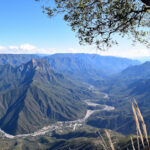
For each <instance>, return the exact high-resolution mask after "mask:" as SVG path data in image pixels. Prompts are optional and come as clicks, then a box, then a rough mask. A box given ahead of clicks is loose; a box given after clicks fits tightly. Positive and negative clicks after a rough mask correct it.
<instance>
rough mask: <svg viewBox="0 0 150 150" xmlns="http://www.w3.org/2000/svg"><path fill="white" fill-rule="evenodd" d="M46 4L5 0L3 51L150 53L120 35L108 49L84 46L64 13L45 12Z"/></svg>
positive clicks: (0, 19)
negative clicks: (114, 44)
mask: <svg viewBox="0 0 150 150" xmlns="http://www.w3.org/2000/svg"><path fill="white" fill-rule="evenodd" d="M41 6H42V4H41V3H39V2H35V1H34V0H1V3H0V53H1V54H2V53H9V54H10V53H11V54H32V53H35V54H54V53H97V54H100V55H109V56H119V57H128V58H139V57H148V56H150V49H147V48H146V47H144V46H142V45H140V44H138V45H137V46H135V47H133V46H132V45H131V42H130V41H129V40H127V39H121V38H118V37H117V38H118V39H117V41H119V45H118V46H113V47H112V48H111V49H108V50H106V51H100V50H97V49H96V47H95V46H88V45H85V46H81V45H79V40H78V38H77V37H76V34H75V33H74V32H73V31H71V28H70V26H69V25H67V23H66V22H65V21H64V20H63V16H62V15H58V16H57V17H54V18H51V19H50V18H49V17H48V16H47V15H46V14H43V13H42V7H41Z"/></svg>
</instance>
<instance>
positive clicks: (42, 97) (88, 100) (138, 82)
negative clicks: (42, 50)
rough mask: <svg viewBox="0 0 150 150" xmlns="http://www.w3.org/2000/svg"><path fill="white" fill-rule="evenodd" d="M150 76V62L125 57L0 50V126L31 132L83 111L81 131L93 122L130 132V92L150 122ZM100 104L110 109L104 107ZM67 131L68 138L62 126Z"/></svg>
mask: <svg viewBox="0 0 150 150" xmlns="http://www.w3.org/2000/svg"><path fill="white" fill-rule="evenodd" d="M149 75H150V62H145V63H144V64H140V62H138V61H136V60H130V59H126V58H118V57H106V56H99V55H95V54H94V55H91V54H55V55H50V56H44V57H43V56H37V55H0V128H1V129H2V130H4V131H5V132H7V133H9V134H12V135H16V134H25V133H32V132H35V131H37V130H39V129H41V128H43V127H45V126H48V125H50V126H51V125H52V124H54V123H57V122H58V121H62V122H64V121H65V122H66V124H67V122H68V121H74V120H80V119H81V120H82V119H83V118H84V117H85V115H88V117H87V120H85V122H84V124H82V129H83V130H84V129H85V128H88V129H89V127H91V126H92V127H94V128H95V127H96V128H107V129H111V130H114V131H117V132H119V133H122V134H125V135H126V134H131V133H134V132H135V124H134V119H133V115H132V110H131V100H132V99H133V97H135V98H136V99H137V101H138V103H139V105H140V106H141V110H142V113H143V115H144V118H145V121H146V123H147V124H149V122H150V119H149V118H150V115H149V114H150V111H149V110H150V109H149V107H150V103H149V99H150V94H149V90H150V77H149ZM97 105H101V106H99V107H98V106H97ZM104 105H107V106H111V107H114V109H111V110H109V111H106V110H105V109H104V110H103V109H102V108H103V106H104ZM88 111H89V112H92V111H93V112H94V113H91V114H88V113H87V112H88ZM79 126H80V125H79ZM76 128H77V129H76ZM94 128H92V129H91V130H92V131H91V132H92V135H93V132H95V129H96V128H95V129H94ZM73 129H74V130H73V131H71V132H73V134H79V129H78V125H77V123H75V126H74V127H73ZM148 129H149V128H148ZM66 130H67V135H66V137H67V138H68V136H69V138H71V136H73V134H72V133H70V130H71V129H69V131H68V129H66V128H65V127H64V129H62V131H61V132H62V134H65V133H66ZM76 130H77V132H76ZM54 131H55V130H54ZM54 133H55V132H54ZM54 133H53V134H54ZM49 134H50V135H51V134H52V133H49ZM53 134H52V135H53ZM113 134H116V133H113ZM56 135H57V134H55V136H56ZM86 135H87V134H86ZM55 136H54V137H55ZM57 136H60V135H57ZM117 136H119V135H118V134H117ZM66 137H64V136H63V138H66ZM119 137H120V136H119ZM55 138H56V137H55ZM52 139H53V137H52ZM53 140H54V139H53ZM77 140H78V138H77ZM84 140H85V139H84ZM54 141H55V140H54ZM84 142H85V141H84ZM68 144H72V141H71V143H68ZM68 144H67V145H68ZM78 144H79V141H78V142H77V145H78ZM77 145H76V146H77ZM79 145H80V144H79ZM64 147H65V145H64Z"/></svg>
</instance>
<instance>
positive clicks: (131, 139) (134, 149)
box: [130, 137, 135, 150]
mask: <svg viewBox="0 0 150 150" xmlns="http://www.w3.org/2000/svg"><path fill="white" fill-rule="evenodd" d="M130 138H131V144H132V149H133V150H135V147H134V143H133V139H132V137H130Z"/></svg>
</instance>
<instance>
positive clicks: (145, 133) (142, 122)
mask: <svg viewBox="0 0 150 150" xmlns="http://www.w3.org/2000/svg"><path fill="white" fill-rule="evenodd" d="M134 104H135V107H136V111H137V115H138V117H139V119H140V121H141V124H142V129H143V132H144V136H145V138H146V142H147V144H148V147H149V140H148V134H147V129H146V124H145V122H144V119H143V116H142V114H141V111H140V109H139V107H138V105H137V102H136V100H134Z"/></svg>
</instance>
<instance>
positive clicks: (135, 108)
mask: <svg viewBox="0 0 150 150" xmlns="http://www.w3.org/2000/svg"><path fill="white" fill-rule="evenodd" d="M132 110H133V115H134V119H135V122H136V128H137V144H138V145H137V146H138V150H140V144H139V135H140V139H141V142H142V145H143V148H144V149H145V145H144V138H145V139H146V142H147V147H148V149H149V150H150V145H149V140H148V134H147V129H146V124H145V122H144V119H143V116H142V113H141V111H140V109H139V107H138V104H137V102H136V100H135V99H134V102H133V103H132ZM139 121H140V122H139ZM140 124H141V126H142V131H143V133H144V135H143V134H142V132H141V128H140ZM132 142H133V140H132V138H131V143H132Z"/></svg>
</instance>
